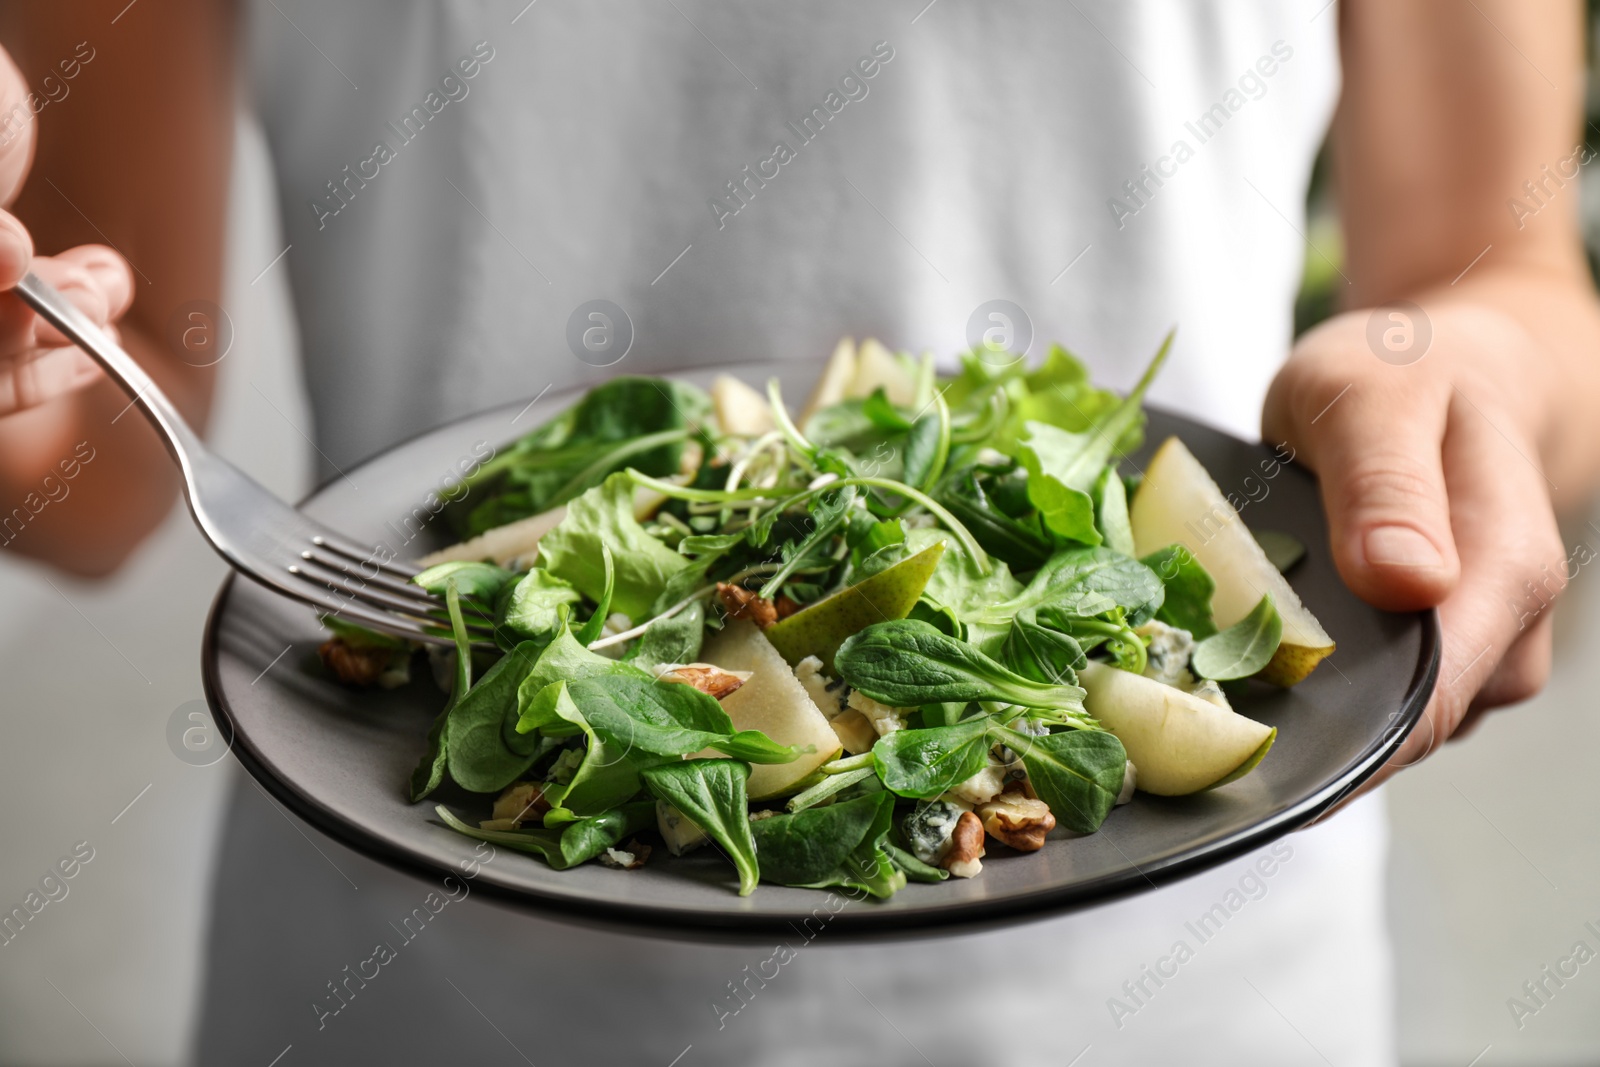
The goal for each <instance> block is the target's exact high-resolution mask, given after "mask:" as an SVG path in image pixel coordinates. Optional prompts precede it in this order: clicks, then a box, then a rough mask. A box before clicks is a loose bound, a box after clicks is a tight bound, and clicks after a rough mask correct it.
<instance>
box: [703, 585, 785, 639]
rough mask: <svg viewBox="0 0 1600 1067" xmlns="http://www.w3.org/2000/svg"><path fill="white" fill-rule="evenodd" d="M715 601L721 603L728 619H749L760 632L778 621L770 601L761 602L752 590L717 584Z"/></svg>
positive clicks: (775, 609) (738, 586)
mask: <svg viewBox="0 0 1600 1067" xmlns="http://www.w3.org/2000/svg"><path fill="white" fill-rule="evenodd" d="M717 599H719V600H721V601H722V606H723V607H724V608H726V609H727V611H728V618H730V619H749V620H750V621H751V622H753V623H755V624H756V627H757V628H758V629H762V630H765V629H766V628H767V627H769V626H771V625H772V624H773V623H775V622H777V621H778V607H777V605H776V604H774V603H773V602H772V601H770V600H762V599H761V598H760V597H758V596H756V594H755V590H753V589H746V588H744V587H743V586H741V585H729V584H728V583H727V582H718V583H717Z"/></svg>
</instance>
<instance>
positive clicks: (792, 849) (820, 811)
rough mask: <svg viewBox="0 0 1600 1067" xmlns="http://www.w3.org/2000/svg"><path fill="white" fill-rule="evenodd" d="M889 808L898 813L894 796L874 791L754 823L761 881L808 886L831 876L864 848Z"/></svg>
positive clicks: (752, 824)
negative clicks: (851, 798) (869, 832)
mask: <svg viewBox="0 0 1600 1067" xmlns="http://www.w3.org/2000/svg"><path fill="white" fill-rule="evenodd" d="M886 807H887V808H889V809H893V807H894V796H893V795H892V794H890V793H872V794H869V795H867V796H864V797H857V798H856V799H854V800H845V801H840V802H839V803H837V804H829V805H827V806H826V807H820V808H806V809H804V810H802V811H797V812H795V813H793V814H791V815H774V816H772V817H770V818H766V819H758V820H756V821H755V822H752V823H751V824H750V835H751V837H752V839H753V840H754V841H755V846H756V855H757V856H759V857H760V859H761V880H762V881H764V882H774V883H776V884H778V885H793V886H805V885H812V884H814V883H817V882H820V881H822V880H823V879H825V878H827V877H829V876H830V875H831V874H833V872H834V871H835V870H837V869H838V868H839V867H841V866H843V864H844V862H845V860H846V859H847V858H848V857H849V856H850V854H851V853H852V852H854V851H855V850H856V849H857V848H858V847H859V846H860V845H861V843H862V841H863V839H864V838H865V837H866V836H867V833H868V831H870V830H871V829H873V826H874V824H875V823H877V822H879V821H880V818H879V816H880V814H881V812H882V811H883V809H884V808H886Z"/></svg>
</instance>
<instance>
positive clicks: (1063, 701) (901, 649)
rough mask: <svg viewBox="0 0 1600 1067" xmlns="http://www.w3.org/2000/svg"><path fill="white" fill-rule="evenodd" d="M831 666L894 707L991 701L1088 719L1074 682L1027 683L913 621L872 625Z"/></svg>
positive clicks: (845, 646) (848, 643) (1079, 720)
mask: <svg viewBox="0 0 1600 1067" xmlns="http://www.w3.org/2000/svg"><path fill="white" fill-rule="evenodd" d="M834 665H835V667H836V668H837V669H838V672H839V676H840V677H841V678H843V679H844V680H845V681H846V682H847V683H849V684H850V685H851V686H852V687H853V688H855V689H859V690H861V692H862V693H864V694H866V695H867V696H869V697H871V698H872V699H874V700H877V701H881V702H882V703H885V704H889V705H892V706H894V707H901V708H914V707H921V706H922V705H924V704H943V703H948V702H953V701H960V702H963V703H965V702H966V701H970V700H990V701H999V702H1001V703H1005V704H1017V705H1020V706H1022V707H1027V708H1036V709H1049V710H1053V711H1055V712H1058V713H1059V714H1060V716H1062V721H1064V722H1067V723H1069V724H1077V725H1084V724H1087V723H1088V722H1090V721H1091V720H1089V719H1088V716H1087V715H1086V714H1085V712H1084V710H1083V690H1082V689H1080V688H1078V687H1077V686H1075V685H1049V684H1044V683H1040V682H1035V681H1031V680H1029V679H1027V678H1024V677H1023V676H1022V675H1020V674H1017V673H1016V672H1014V671H1012V670H1009V669H1008V668H1006V667H1004V666H1002V665H1001V664H999V663H996V662H995V661H994V660H992V659H990V658H989V657H988V656H986V655H984V654H983V653H982V652H980V651H978V650H977V649H976V648H974V647H973V646H971V645H969V644H967V643H966V642H965V641H959V640H957V639H955V638H953V637H948V636H946V635H945V634H942V633H940V632H939V631H938V630H936V629H935V628H934V627H932V626H930V625H929V624H927V623H925V622H920V621H917V620H914V619H896V620H893V621H890V622H879V623H873V624H872V625H871V626H868V627H867V628H866V629H864V630H862V631H861V632H860V633H857V634H855V635H853V636H852V637H850V638H849V639H848V640H846V641H845V642H844V644H842V645H840V646H839V651H838V653H837V654H836V655H835V656H834Z"/></svg>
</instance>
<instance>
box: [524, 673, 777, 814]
mask: <svg viewBox="0 0 1600 1067" xmlns="http://www.w3.org/2000/svg"><path fill="white" fill-rule="evenodd" d="M565 684H566V688H567V692H568V694H569V695H570V696H571V698H572V702H573V703H574V704H575V705H576V706H577V708H578V711H579V713H581V714H582V716H583V720H584V721H585V722H587V723H588V724H589V725H590V726H591V727H592V728H593V729H594V730H595V732H596V733H598V734H600V735H601V736H602V737H604V738H605V739H606V740H607V741H609V742H610V743H611V744H612V745H613V746H614V747H621V748H623V749H624V750H625V751H627V752H630V753H631V752H634V751H639V752H646V753H649V754H651V755H656V756H684V755H688V754H690V753H693V752H699V751H700V750H701V749H704V748H715V749H717V750H718V751H719V752H725V753H727V754H728V755H730V756H734V757H735V758H737V759H742V760H748V761H750V762H752V763H789V762H791V761H793V760H794V759H795V757H796V756H797V755H799V753H798V751H797V750H796V749H795V748H794V747H793V746H790V745H780V744H778V743H776V742H775V741H773V740H772V739H770V738H769V737H767V736H766V735H765V734H763V733H761V732H760V731H757V730H742V731H739V732H738V733H735V732H734V729H733V720H731V719H729V718H728V713H727V712H725V711H723V710H722V705H720V704H718V703H717V701H716V699H715V698H714V697H711V696H709V695H707V694H705V693H702V692H701V691H700V690H698V689H696V688H694V687H693V686H689V685H681V684H678V683H676V682H658V681H655V680H654V679H652V678H649V677H648V676H646V677H642V678H641V677H638V676H637V675H632V674H615V675H610V676H607V677H599V678H586V679H582V680H580V681H576V682H568V683H565ZM525 726H526V727H528V728H529V729H531V728H533V727H532V725H530V724H528V723H525V722H519V723H518V726H517V729H518V730H519V731H521V730H523V729H524V727H525ZM569 806H570V805H569Z"/></svg>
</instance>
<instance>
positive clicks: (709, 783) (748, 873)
mask: <svg viewBox="0 0 1600 1067" xmlns="http://www.w3.org/2000/svg"><path fill="white" fill-rule="evenodd" d="M640 774H641V776H642V777H643V778H644V782H645V785H646V786H648V787H649V789H650V792H651V793H652V794H654V795H655V796H656V797H657V798H658V799H660V800H665V801H666V802H667V803H668V804H671V805H672V806H673V807H675V808H677V809H678V810H679V811H681V812H683V814H684V815H686V816H688V817H689V819H690V820H691V821H692V822H693V823H694V824H695V825H696V826H698V827H700V829H702V830H704V831H705V832H706V834H707V835H708V836H709V837H710V838H711V839H712V840H713V841H715V842H716V843H717V844H719V845H721V846H722V849H723V852H724V854H725V855H727V857H728V858H729V859H730V860H732V861H733V866H734V868H735V869H736V870H737V871H738V872H739V895H740V896H741V897H747V896H749V895H750V894H751V893H753V892H755V888H756V882H757V881H758V880H759V879H760V877H761V869H760V866H759V865H758V864H757V862H756V844H755V841H754V840H753V839H752V838H751V835H750V814H749V812H750V803H749V800H748V798H747V797H746V794H745V781H746V780H747V779H748V778H749V777H750V765H749V764H748V763H742V762H740V761H739V760H731V759H695V760H684V761H681V762H674V763H663V764H661V765H660V766H657V767H650V768H648V769H646V770H644V771H641V772H640Z"/></svg>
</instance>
